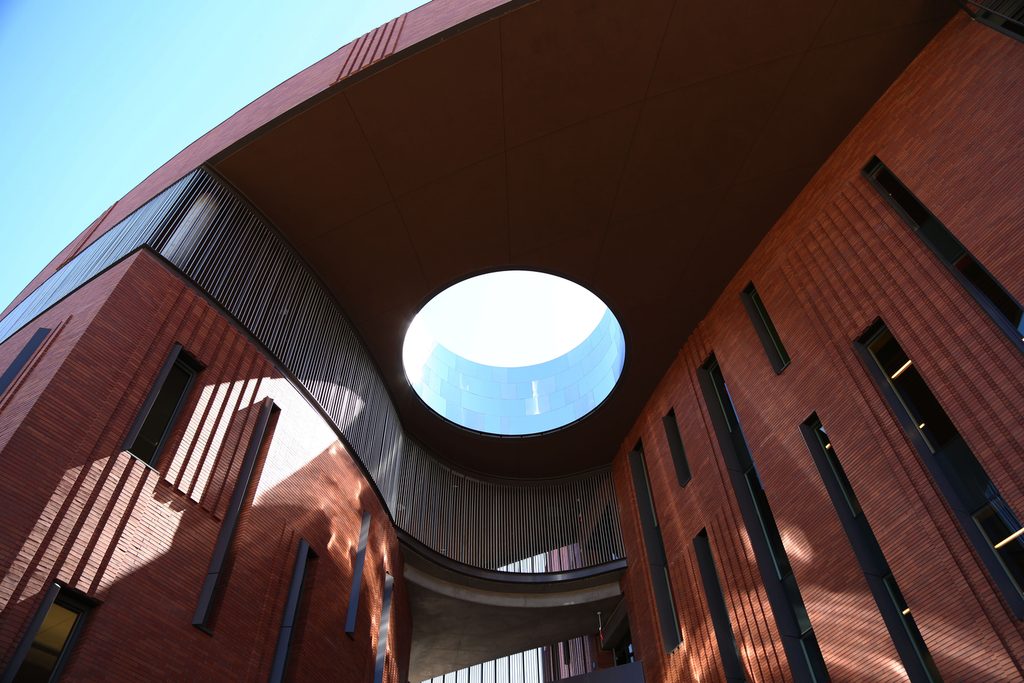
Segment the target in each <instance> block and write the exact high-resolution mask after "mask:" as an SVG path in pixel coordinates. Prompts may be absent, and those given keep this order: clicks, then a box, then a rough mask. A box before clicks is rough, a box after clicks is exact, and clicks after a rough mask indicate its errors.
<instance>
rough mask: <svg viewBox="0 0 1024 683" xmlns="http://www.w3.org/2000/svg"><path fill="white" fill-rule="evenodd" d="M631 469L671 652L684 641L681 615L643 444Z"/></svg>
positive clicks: (632, 457) (657, 603) (665, 639)
mask: <svg viewBox="0 0 1024 683" xmlns="http://www.w3.org/2000/svg"><path fill="white" fill-rule="evenodd" d="M629 466H630V470H631V473H632V475H633V489H634V491H635V492H636V504H637V512H638V513H639V516H640V529H641V531H642V534H643V540H644V548H645V549H646V551H647V565H648V568H649V570H650V579H651V588H652V590H653V592H654V602H655V608H656V611H657V613H658V623H659V624H660V626H661V641H662V645H663V646H664V648H665V651H666V652H670V651H672V650H674V649H675V648H676V646H678V645H679V644H680V643H681V642H682V631H681V629H680V627H679V616H678V615H677V613H676V604H675V597H674V596H673V595H672V582H671V581H670V579H669V573H668V559H667V558H666V556H665V542H664V540H663V538H662V536H661V528H660V526H659V525H658V513H657V511H656V510H655V508H654V496H653V493H652V491H651V481H650V478H649V477H648V474H647V463H646V462H645V461H644V451H643V444H642V443H640V442H638V443H637V445H636V448H634V449H633V452H631V453H630V454H629Z"/></svg>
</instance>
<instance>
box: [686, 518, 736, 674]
mask: <svg viewBox="0 0 1024 683" xmlns="http://www.w3.org/2000/svg"><path fill="white" fill-rule="evenodd" d="M693 550H694V553H695V554H696V555H697V568H698V569H699V570H700V578H701V583H702V584H703V585H704V597H705V599H706V600H707V603H708V611H709V612H710V613H711V625H712V626H713V627H714V629H715V640H717V641H718V653H719V655H721V657H722V668H723V669H724V670H725V680H727V681H745V680H747V674H746V672H745V671H744V670H743V662H742V661H741V660H740V651H739V647H738V646H737V645H736V636H735V634H733V630H732V620H731V619H729V608H728V607H727V606H726V604H725V594H724V593H723V592H722V583H721V582H720V581H719V580H718V570H717V569H715V557H714V555H713V554H712V552H711V542H710V541H709V540H708V532H707V530H706V529H701V530H700V533H699V534H697V535H696V536H694V538H693Z"/></svg>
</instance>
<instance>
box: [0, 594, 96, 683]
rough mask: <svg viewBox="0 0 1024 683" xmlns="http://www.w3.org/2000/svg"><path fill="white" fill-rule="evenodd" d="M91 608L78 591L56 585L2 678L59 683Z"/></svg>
mask: <svg viewBox="0 0 1024 683" xmlns="http://www.w3.org/2000/svg"><path fill="white" fill-rule="evenodd" d="M90 607H91V605H90V603H89V602H87V600H86V599H85V598H84V597H83V596H81V594H79V593H78V592H77V591H73V590H71V589H68V588H65V587H63V586H61V585H60V584H56V583H54V584H52V585H51V586H50V589H49V590H48V591H47V592H46V594H45V595H44V596H43V601H42V604H41V605H40V607H39V609H38V611H37V612H36V615H35V618H34V619H33V620H32V623H31V624H30V625H29V629H28V632H27V633H26V634H25V637H24V638H23V639H22V641H21V643H20V644H19V646H18V648H17V649H16V650H15V652H14V655H13V656H12V658H11V661H10V662H8V667H7V669H6V670H5V671H4V672H3V674H2V676H0V679H2V680H3V681H5V682H10V683H34V682H35V681H55V680H57V679H58V678H59V676H60V671H61V669H63V668H64V665H65V664H66V663H67V659H68V655H69V654H70V653H71V650H72V648H73V647H74V643H75V639H76V638H77V637H78V633H79V632H80V631H81V629H82V626H83V624H84V623H85V618H86V614H87V612H88V611H89V608H90Z"/></svg>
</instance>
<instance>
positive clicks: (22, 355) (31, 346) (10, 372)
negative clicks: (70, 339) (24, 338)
mask: <svg viewBox="0 0 1024 683" xmlns="http://www.w3.org/2000/svg"><path fill="white" fill-rule="evenodd" d="M50 331H51V330H50V328H48V327H40V328H39V329H38V330H36V331H35V332H33V333H32V336H31V337H30V338H29V340H28V342H26V343H25V346H23V347H22V348H21V351H19V352H18V355H17V356H15V358H14V360H13V361H11V364H10V365H8V366H7V369H6V370H4V374H2V375H0V396H2V395H3V393H4V392H5V391H7V388H8V387H10V386H11V382H13V381H14V378H15V377H17V376H18V373H20V372H21V370H22V368H24V367H25V365H26V364H27V363H28V361H29V359H30V358H32V355H33V354H34V353H35V352H36V350H38V349H39V347H40V346H42V344H43V340H44V339H46V337H47V335H49V334H50Z"/></svg>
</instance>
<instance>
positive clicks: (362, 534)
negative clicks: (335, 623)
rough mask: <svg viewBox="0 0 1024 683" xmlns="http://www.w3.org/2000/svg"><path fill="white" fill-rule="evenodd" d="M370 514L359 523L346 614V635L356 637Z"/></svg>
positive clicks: (365, 515) (364, 514)
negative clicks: (357, 543) (357, 542)
mask: <svg viewBox="0 0 1024 683" xmlns="http://www.w3.org/2000/svg"><path fill="white" fill-rule="evenodd" d="M371 521H372V517H371V515H370V513H369V512H364V513H363V517H362V520H361V521H360V522H359V545H358V546H357V547H356V559H355V562H354V563H353V564H352V587H351V588H350V589H349V594H348V611H347V612H346V614H345V635H347V636H348V637H350V638H353V637H355V633H356V619H357V617H358V616H359V597H360V595H361V592H362V587H363V567H364V565H365V564H366V544H367V542H368V541H369V539H370V522H371Z"/></svg>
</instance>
